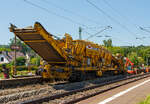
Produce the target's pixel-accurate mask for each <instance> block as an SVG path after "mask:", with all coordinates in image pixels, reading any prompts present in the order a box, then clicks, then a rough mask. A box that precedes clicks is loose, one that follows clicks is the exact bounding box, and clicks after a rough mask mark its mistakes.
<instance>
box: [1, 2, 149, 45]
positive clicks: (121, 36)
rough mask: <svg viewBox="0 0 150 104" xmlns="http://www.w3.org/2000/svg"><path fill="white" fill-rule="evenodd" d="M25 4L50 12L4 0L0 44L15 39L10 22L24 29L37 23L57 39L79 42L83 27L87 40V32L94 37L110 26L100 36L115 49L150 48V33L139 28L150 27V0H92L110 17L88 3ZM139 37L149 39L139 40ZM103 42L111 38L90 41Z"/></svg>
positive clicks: (84, 36)
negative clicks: (69, 37)
mask: <svg viewBox="0 0 150 104" xmlns="http://www.w3.org/2000/svg"><path fill="white" fill-rule="evenodd" d="M26 1H30V2H32V3H34V4H36V5H39V6H40V7H42V8H44V9H46V10H48V11H49V12H47V11H45V10H42V9H40V8H37V7H35V6H33V5H30V4H28V3H27V2H25V1H24V0H1V6H0V13H1V15H0V34H1V39H0V44H8V42H9V39H10V38H12V37H13V36H14V34H13V33H10V32H9V29H8V27H9V23H12V24H15V25H16V26H17V27H19V28H22V27H26V26H31V25H32V26H33V25H34V22H36V21H38V22H40V23H41V24H42V25H43V26H44V27H45V28H46V29H47V31H49V32H50V33H52V34H54V35H56V36H58V37H63V35H64V34H65V33H69V34H70V35H71V36H72V37H73V39H78V31H79V30H78V28H79V26H81V27H82V28H83V32H82V38H83V39H87V37H89V36H90V35H89V34H88V33H90V34H95V33H96V32H98V31H101V30H103V29H104V28H105V27H107V26H111V27H112V29H107V30H105V31H103V32H102V33H100V34H99V35H102V36H105V35H109V36H111V38H112V40H113V45H115V46H127V45H136V46H137V45H141V44H142V45H150V41H149V39H150V38H149V37H150V33H147V32H144V31H142V30H140V29H139V26H142V27H150V20H149V18H150V13H149V11H150V6H149V5H150V0H89V1H90V2H92V3H94V4H95V5H97V7H99V8H100V9H101V10H103V11H104V12H105V13H106V14H107V15H109V16H110V18H109V17H108V16H106V15H105V14H103V13H102V12H100V11H98V10H97V9H96V8H94V7H93V6H92V5H91V4H89V3H88V2H87V1H86V0H26ZM108 3H109V5H108ZM51 12H53V13H51ZM54 13H55V15H54ZM56 15H57V16H56ZM66 18H67V19H66ZM70 20H72V21H73V22H71V21H70ZM116 22H117V23H116ZM83 25H84V26H83ZM149 30H150V28H149ZM87 32H88V33H87ZM136 37H138V38H141V37H147V38H145V39H140V40H139V39H136ZM104 39H108V38H106V37H96V36H95V37H92V38H90V39H89V40H90V41H93V42H95V43H99V44H102V43H103V42H102V41H103V40H104Z"/></svg>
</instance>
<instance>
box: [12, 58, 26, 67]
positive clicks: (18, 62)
mask: <svg viewBox="0 0 150 104" xmlns="http://www.w3.org/2000/svg"><path fill="white" fill-rule="evenodd" d="M25 63H26V59H25V57H18V58H16V65H17V66H22V65H25ZM11 65H14V61H13V62H12V63H11Z"/></svg>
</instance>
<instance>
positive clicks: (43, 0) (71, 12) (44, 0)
mask: <svg viewBox="0 0 150 104" xmlns="http://www.w3.org/2000/svg"><path fill="white" fill-rule="evenodd" d="M41 1H42V2H45V3H49V4H50V5H52V6H54V7H56V8H58V9H60V10H62V11H64V12H67V13H70V14H73V15H75V16H78V17H80V18H82V19H86V20H88V21H89V22H92V23H95V24H97V25H99V22H98V21H94V20H92V19H90V18H87V17H86V16H83V15H80V14H78V13H76V12H73V11H71V10H68V9H65V8H63V7H61V6H58V5H57V4H55V3H53V2H51V1H50V0H41Z"/></svg>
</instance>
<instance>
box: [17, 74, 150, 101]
mask: <svg viewBox="0 0 150 104" xmlns="http://www.w3.org/2000/svg"><path fill="white" fill-rule="evenodd" d="M137 77H141V78H138V79H135V80H132V81H129V82H126V83H123V84H120V85H116V86H114V87H111V88H108V89H105V90H102V91H99V92H96V93H94V94H91V95H87V96H84V97H82V98H77V99H75V100H72V101H69V102H67V103H65V104H73V103H76V102H79V101H81V100H84V99H87V98H89V97H92V96H95V95H97V94H100V93H103V92H106V91H108V90H111V89H114V88H117V87H120V86H123V85H126V84H129V83H132V82H135V81H137V80H140V79H143V78H147V77H150V73H146V74H139V75H132V76H128V77H126V78H121V79H117V80H113V81H108V82H104V83H101V84H98V85H95V86H90V87H86V88H81V89H76V90H72V91H69V92H64V93H61V94H56V95H52V96H51V95H49V96H45V97H42V98H35V99H32V100H27V101H23V102H20V103H19V104H41V103H43V102H48V101H51V100H54V99H59V98H62V97H65V96H69V95H73V94H76V93H78V92H83V91H87V90H91V89H95V88H98V87H102V86H105V85H109V84H113V83H116V82H120V81H124V80H128V79H133V78H137Z"/></svg>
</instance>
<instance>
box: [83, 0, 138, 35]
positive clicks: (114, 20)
mask: <svg viewBox="0 0 150 104" xmlns="http://www.w3.org/2000/svg"><path fill="white" fill-rule="evenodd" d="M86 1H87V3H89V4H90V5H92V6H93V7H95V8H96V9H97V10H98V11H100V12H101V13H103V14H104V15H105V16H107V17H108V18H109V19H110V20H112V21H113V22H115V23H116V24H118V25H120V27H122V28H123V29H124V30H126V31H128V32H129V33H130V34H131V35H135V34H134V33H133V32H132V31H130V30H129V29H128V28H127V27H126V26H124V25H122V24H121V23H120V22H119V21H117V20H116V19H114V18H113V17H111V16H110V15H108V14H107V13H106V12H105V11H103V10H102V9H101V8H99V7H98V6H96V5H95V4H94V3H92V2H91V1H89V0H86Z"/></svg>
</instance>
